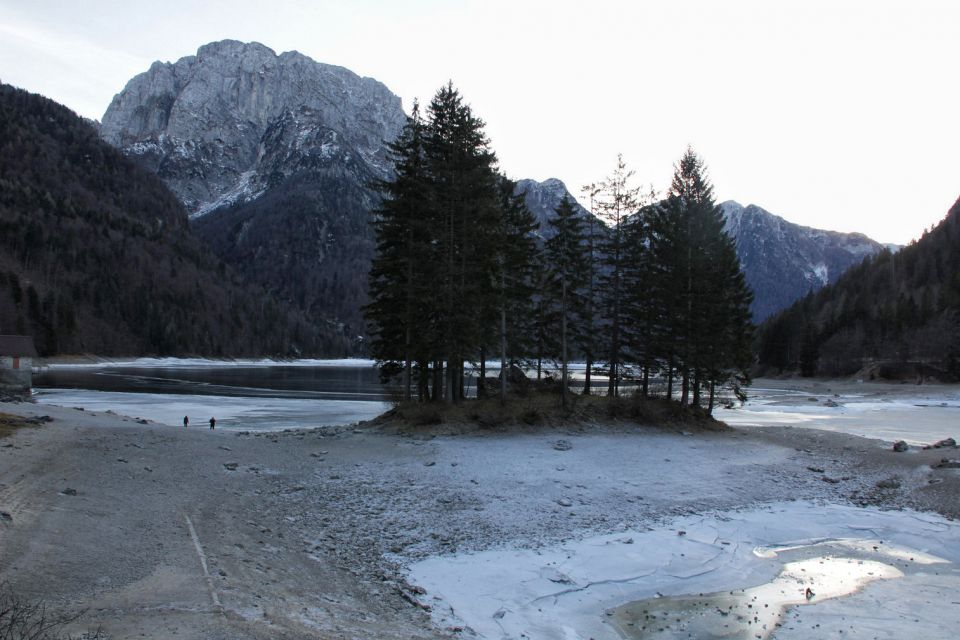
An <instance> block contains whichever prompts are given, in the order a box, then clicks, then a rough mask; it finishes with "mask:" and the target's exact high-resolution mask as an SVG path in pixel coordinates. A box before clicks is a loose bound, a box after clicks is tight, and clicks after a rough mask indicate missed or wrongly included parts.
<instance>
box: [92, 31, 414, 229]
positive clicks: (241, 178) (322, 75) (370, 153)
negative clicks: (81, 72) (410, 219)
mask: <svg viewBox="0 0 960 640" xmlns="http://www.w3.org/2000/svg"><path fill="white" fill-rule="evenodd" d="M405 119H406V116H405V115H404V113H403V110H402V108H401V104H400V98H398V97H397V96H395V95H394V94H393V93H391V92H390V91H389V90H388V89H387V88H386V87H385V86H384V85H383V84H381V83H380V82H377V81H376V80H373V79H371V78H361V77H360V76H358V75H356V74H355V73H353V72H352V71H349V70H348V69H344V68H343V67H338V66H334V65H328V64H322V63H319V62H315V61H314V60H311V59H310V58H308V57H307V56H305V55H303V54H301V53H298V52H296V51H288V52H285V53H281V54H279V55H277V54H276V53H274V51H273V50H272V49H269V48H268V47H265V46H264V45H262V44H259V43H256V42H251V43H242V42H238V41H236V40H223V41H220V42H213V43H210V44H207V45H204V46H202V47H200V49H199V50H198V51H197V54H196V55H194V56H186V57H184V58H181V59H179V60H178V61H177V62H175V63H163V62H155V63H154V64H153V65H152V66H151V67H150V69H149V70H148V71H146V72H144V73H141V74H139V75H137V76H135V77H134V78H133V79H131V80H130V81H129V82H128V83H127V86H126V87H125V88H124V89H123V91H121V92H120V93H119V94H117V95H116V96H115V97H114V99H113V101H112V102H111V103H110V106H109V107H108V108H107V111H106V113H105V114H104V116H103V120H102V122H101V126H100V133H101V136H102V137H103V139H104V140H106V141H107V142H109V143H110V144H112V145H114V146H116V147H118V148H119V149H121V150H123V152H124V153H125V154H126V155H128V156H131V157H133V158H136V159H137V160H138V161H139V162H141V163H142V164H144V165H145V166H147V167H149V168H150V169H151V170H153V171H154V172H155V173H157V174H158V175H159V176H160V177H161V178H163V179H164V181H165V182H166V183H167V184H168V185H169V186H170V187H171V188H172V189H173V191H174V192H175V193H176V194H177V195H178V196H180V199H181V201H182V202H183V203H184V205H185V206H186V207H187V210H188V211H189V212H190V214H191V216H197V215H203V214H204V213H208V212H210V211H213V210H215V209H217V208H219V207H222V206H229V205H233V204H242V203H243V202H246V201H249V200H253V199H255V198H256V197H257V196H259V195H262V194H263V193H265V192H266V190H268V189H270V188H273V187H275V186H276V185H277V184H279V183H280V182H282V181H283V180H284V179H286V178H288V177H290V176H291V175H292V174H294V173H297V172H298V171H301V170H306V169H310V168H311V167H312V166H314V165H315V164H323V163H325V161H327V160H330V159H332V158H337V159H338V160H339V161H342V162H343V163H345V164H348V163H350V162H355V163H357V164H363V165H365V166H366V167H367V168H368V169H370V170H372V172H373V173H375V174H377V175H379V176H381V177H384V176H386V175H387V174H388V173H389V171H390V167H389V166H388V162H387V156H386V143H387V142H390V141H392V140H393V139H394V138H395V137H396V136H397V134H399V132H400V130H401V128H402V127H403V125H404V122H405Z"/></svg>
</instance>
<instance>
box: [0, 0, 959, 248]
mask: <svg viewBox="0 0 960 640" xmlns="http://www.w3.org/2000/svg"><path fill="white" fill-rule="evenodd" d="M957 33H960V2H957V1H956V0H940V1H937V0H911V1H903V2H888V1H884V0H873V1H854V0H848V1H845V0H830V1H822V0H802V1H778V0H753V1H751V0H743V1H740V0H737V1H719V0H699V1H696V0H690V1H687V2H682V1H678V0H673V1H670V0H662V1H661V0H657V1H648V2H644V1H640V0H636V1H634V2H615V1H607V0H593V1H590V2H586V1H584V2H568V1H565V0H554V1H552V2H540V1H525V0H511V1H506V0H454V1H447V2H444V1H440V0H423V1H419V2H403V1H400V0H396V1H393V2H391V1H389V0H379V1H377V0H344V1H342V2H333V1H328V0H312V1H306V0H304V1H296V0H269V1H263V2H254V1H252V0H248V1H240V2H224V1H216V0H207V1H206V2H188V1H186V0H163V1H161V2H157V1H156V0H150V1H147V2H142V1H139V0H84V1H82V2H81V1H78V0H64V1H61V0H0V80H2V81H3V82H6V83H10V84H14V85H16V86H20V87H23V88H25V89H29V90H31V91H35V92H37V93H41V94H43V95H46V96H48V97H50V98H53V99H54V100H57V101H58V102H62V103H64V104H66V105H67V106H69V107H71V108H72V109H74V110H75V111H77V112H78V113H80V114H81V115H84V116H87V117H90V118H96V119H99V118H100V117H101V116H102V115H103V112H104V110H105V109H106V107H107V105H108V104H109V102H110V99H111V98H112V97H113V95H114V94H116V93H118V92H119V91H120V90H121V89H122V88H123V86H124V85H125V84H126V82H127V80H129V79H130V78H131V77H133V76H134V75H135V74H137V73H140V72H142V71H145V70H146V69H147V68H148V67H149V65H150V63H151V62H153V61H154V60H164V61H174V60H177V59H178V58H180V57H183V56H186V55H192V54H193V53H195V52H196V50H197V48H198V47H199V46H200V45H202V44H205V43H207V42H211V41H214V40H221V39H224V38H232V39H236V40H242V41H245V42H249V41H257V42H261V43H263V44H265V45H267V46H268V47H270V48H272V49H273V50H274V51H276V52H277V53H280V52H282V51H289V50H297V51H300V52H301V53H304V54H306V55H308V56H310V57H312V58H313V59H315V60H317V61H319V62H326V63H330V64H337V65H341V66H344V67H347V68H349V69H351V70H353V71H355V72H356V73H358V74H360V75H364V76H370V77H373V78H376V79H377V80H380V81H381V82H383V83H384V84H385V85H386V86H387V87H389V88H390V89H391V90H392V91H393V92H394V93H396V94H397V95H399V96H400V97H401V98H402V99H403V104H404V108H405V109H407V110H408V111H409V108H410V105H411V104H412V101H413V99H414V98H419V99H420V101H421V102H422V103H426V102H428V101H429V100H430V98H431V97H432V95H433V94H434V92H435V91H436V90H437V89H438V88H439V87H440V86H441V85H442V84H444V83H445V82H446V81H447V80H448V79H452V80H453V82H454V84H455V85H456V86H457V87H458V88H459V89H460V91H461V93H462V94H463V96H464V97H465V99H466V100H467V102H469V103H470V104H471V105H472V106H473V109H474V111H475V113H476V114H477V115H479V116H480V117H481V118H483V119H484V120H485V121H486V123H487V133H488V135H489V136H490V138H491V140H492V145H493V148H494V150H495V151H496V152H497V155H498V157H499V158H500V165H501V167H502V169H503V170H504V171H505V172H506V173H507V174H508V175H509V176H510V177H512V178H514V179H520V178H534V179H537V180H544V179H546V178H550V177H557V178H560V179H561V180H563V181H564V182H566V183H567V186H568V188H569V189H570V190H571V191H572V192H573V193H574V195H578V196H579V193H580V187H581V186H582V185H584V184H586V183H588V182H593V181H597V180H599V179H601V178H603V177H604V176H605V175H607V174H608V173H610V171H611V170H612V169H613V167H614V165H615V162H616V157H617V154H618V153H623V155H624V159H625V160H626V161H627V163H628V164H629V166H630V167H632V168H633V169H634V170H635V171H636V174H637V179H638V181H639V182H641V183H643V184H652V185H653V186H654V187H655V188H656V189H657V190H660V191H662V190H664V189H666V188H667V186H668V185H669V180H670V176H671V173H672V170H673V164H674V163H675V162H676V161H677V160H678V159H679V158H680V156H681V155H682V153H683V151H684V149H685V148H686V146H687V145H688V144H689V145H692V146H693V148H694V149H695V150H696V151H697V152H698V153H699V154H700V155H701V156H702V157H703V158H704V160H705V161H706V163H707V165H708V167H709V169H710V175H711V178H712V180H713V183H714V186H715V189H716V194H717V196H718V200H727V199H733V200H737V201H738V202H740V203H741V204H744V205H746V204H751V203H752V204H757V205H759V206H761V207H764V208H765V209H768V210H769V211H771V212H773V213H776V214H778V215H781V216H783V217H784V218H786V219H788V220H790V221H792V222H797V223H800V224H805V225H809V226H813V227H820V228H824V229H835V230H839V231H860V232H863V233H866V234H867V235H869V236H871V237H873V238H874V239H876V240H879V241H881V242H898V243H906V242H909V241H910V240H911V239H914V238H916V237H918V236H919V235H920V234H921V233H922V232H923V230H924V229H926V228H928V227H929V226H931V225H933V224H936V223H937V222H939V221H940V220H941V219H942V218H943V217H944V215H945V214H946V212H947V209H948V208H949V207H950V206H951V205H952V204H953V202H954V201H955V200H956V199H957V196H958V195H960V117H958V115H957V105H958V104H960V82H958V74H960V72H958V69H960V54H958V53H957V52H958V48H957V44H956V37H957V35H956V34H957Z"/></svg>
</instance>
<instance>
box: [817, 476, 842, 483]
mask: <svg viewBox="0 0 960 640" xmlns="http://www.w3.org/2000/svg"><path fill="white" fill-rule="evenodd" d="M820 479H821V480H823V481H824V482H829V483H830V484H837V483H838V482H840V481H839V480H837V479H836V478H831V477H830V476H823V477H822V478H820Z"/></svg>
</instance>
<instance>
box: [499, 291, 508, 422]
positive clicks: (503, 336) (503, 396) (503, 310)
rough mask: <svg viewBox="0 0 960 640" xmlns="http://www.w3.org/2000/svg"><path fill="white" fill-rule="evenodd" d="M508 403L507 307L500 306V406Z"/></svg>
mask: <svg viewBox="0 0 960 640" xmlns="http://www.w3.org/2000/svg"><path fill="white" fill-rule="evenodd" d="M506 402H507V307H506V305H505V304H501V305H500V405H501V406H502V405H504V404H506Z"/></svg>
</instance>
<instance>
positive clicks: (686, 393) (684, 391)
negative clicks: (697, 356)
mask: <svg viewBox="0 0 960 640" xmlns="http://www.w3.org/2000/svg"><path fill="white" fill-rule="evenodd" d="M681 384H682V386H681V388H680V404H681V405H683V406H687V401H688V400H690V370H689V369H687V367H683V380H682V382H681Z"/></svg>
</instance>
